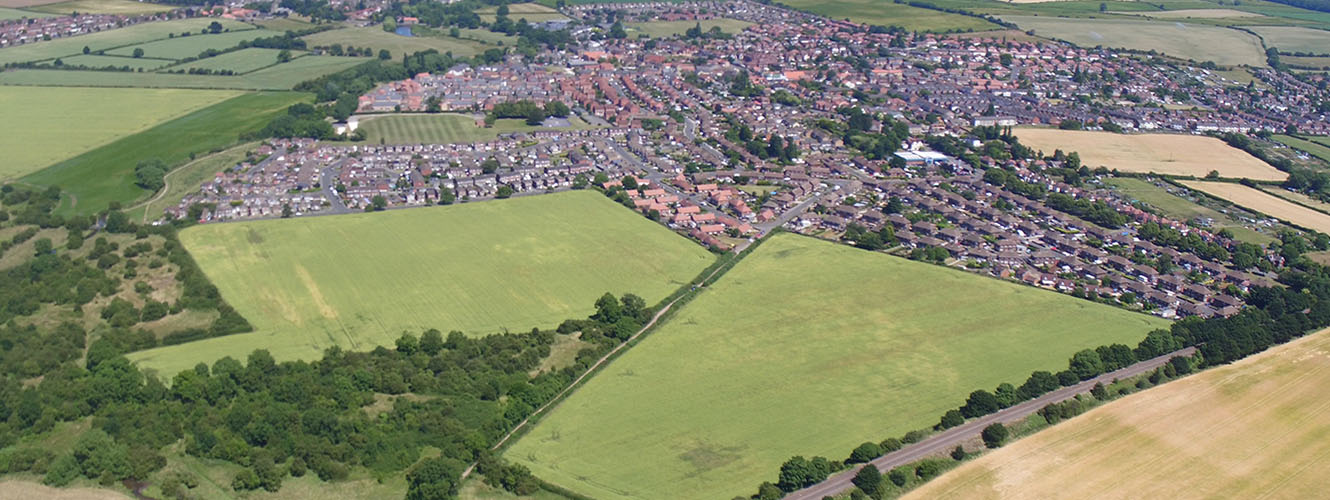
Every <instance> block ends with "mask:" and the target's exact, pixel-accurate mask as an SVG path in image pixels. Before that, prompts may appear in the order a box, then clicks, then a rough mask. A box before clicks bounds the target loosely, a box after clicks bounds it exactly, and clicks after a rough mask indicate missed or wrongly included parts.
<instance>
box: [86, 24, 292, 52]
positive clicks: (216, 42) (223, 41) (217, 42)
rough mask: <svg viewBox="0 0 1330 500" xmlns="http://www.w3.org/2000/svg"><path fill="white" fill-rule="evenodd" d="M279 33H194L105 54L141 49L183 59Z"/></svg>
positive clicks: (256, 30) (257, 30)
mask: <svg viewBox="0 0 1330 500" xmlns="http://www.w3.org/2000/svg"><path fill="white" fill-rule="evenodd" d="M280 34H281V32H277V31H272V30H265V29H247V30H243V31H231V32H228V33H217V34H215V35H200V34H198V33H195V34H193V35H190V36H183V37H182V36H177V37H175V38H170V39H166V40H157V41H155V42H148V43H142V44H138V45H130V46H126V47H120V48H118V49H115V50H108V51H106V54H107V55H112V56H131V55H133V54H134V51H135V50H136V49H143V57H156V58H161V59H184V58H186V57H197V56H198V55H199V53H200V52H203V51H205V50H208V49H216V50H222V49H229V48H231V47H235V46H236V45H237V44H239V43H240V42H247V41H250V40H253V39H255V38H266V37H270V36H276V35H280Z"/></svg>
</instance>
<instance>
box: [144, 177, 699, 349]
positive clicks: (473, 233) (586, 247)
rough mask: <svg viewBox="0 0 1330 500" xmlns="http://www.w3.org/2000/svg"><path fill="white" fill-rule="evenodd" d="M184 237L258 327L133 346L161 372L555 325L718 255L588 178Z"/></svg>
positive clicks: (654, 292)
mask: <svg viewBox="0 0 1330 500" xmlns="http://www.w3.org/2000/svg"><path fill="white" fill-rule="evenodd" d="M180 237H181V241H182V242H183V243H184V244H185V246H186V247H187V248H188V249H189V251H190V252H191V253H192V254H193V255H194V258H195V259H197V260H198V262H199V265H200V266H202V268H203V270H204V272H206V273H207V274H208V276H209V277H210V278H212V280H213V282H214V283H215V284H216V285H217V287H218V288H219V289H220V290H221V292H222V296H223V297H225V298H226V300H227V301H228V302H230V303H231V304H232V305H234V306H235V308H236V310H238V311H240V313H241V314H243V315H244V316H245V317H246V318H247V319H249V321H250V322H251V323H253V324H254V327H255V329H256V330H257V331H256V332H255V333H249V334H242V335H232V336H228V337H221V338H215V339H208V340H203V341H199V342H191V343H188V344H184V345H180V346H172V347H166V348H159V349H154V350H150V351H144V352H142V353H137V354H135V359H136V360H137V361H141V362H143V363H145V364H146V365H147V366H150V367H153V368H158V369H160V370H161V371H162V372H163V373H175V372H176V371H178V370H183V369H186V368H189V367H191V366H194V364H195V363H197V362H199V361H211V360H215V359H218V358H220V357H222V356H224V355H231V356H234V357H236V358H237V359H242V358H244V356H246V355H247V354H248V353H249V352H250V351H252V350H254V349H259V348H263V349H268V350H270V351H271V352H272V354H273V356H274V357H276V358H277V359H295V358H299V359H309V358H314V357H318V356H320V355H321V354H322V352H323V350H324V349H326V348H328V347H331V346H333V345H339V346H342V347H343V348H345V349H347V350H356V351H364V350H368V349H371V348H373V347H374V346H380V345H391V344H392V343H393V341H395V340H397V338H398V337H399V336H401V334H402V333H403V332H411V333H415V334H419V333H420V332H421V331H423V330H425V329H429V328H437V329H439V330H442V331H445V332H447V331H450V330H460V331H463V332H466V333H468V334H472V335H488V334H491V333H495V332H498V331H501V330H503V329H508V330H512V331H527V330H530V329H531V328H533V327H540V328H553V327H555V326H557V325H558V324H559V323H560V322H562V321H563V320H565V319H569V318H573V317H579V316H585V315H588V314H590V313H591V312H592V310H593V307H592V303H594V302H595V300H596V298H598V297H600V296H601V295H602V294H604V293H605V292H612V293H614V294H616V295H618V294H623V293H628V292H631V293H635V294H638V295H640V296H641V297H643V298H644V299H646V301H647V302H648V303H654V302H656V301H658V300H660V299H661V298H663V297H665V296H666V295H669V294H670V293H671V292H673V291H675V289H677V288H678V287H680V286H682V285H683V284H685V283H687V282H688V280H690V279H692V278H693V277H694V276H695V275H696V274H697V273H698V272H701V270H702V269H703V268H705V267H706V266H708V265H710V264H711V262H712V261H713V257H712V256H711V254H710V253H709V252H707V251H706V250H704V249H703V248H702V247H700V246H698V245H696V244H694V243H692V242H691V241H689V240H687V239H685V238H683V237H680V236H678V235H676V234H674V233H673V232H671V231H669V230H667V229H665V228H663V227H661V226H659V225H657V224H655V223H653V222H651V221H649V220H647V219H646V218H644V217H642V216H641V215H639V214H635V213H633V212H632V211H629V210H625V209H624V208H623V207H621V206H619V205H618V204H616V203H614V202H613V201H610V200H609V199H608V198H605V197H604V196H602V195H600V194H598V193H594V192H589V191H573V192H565V193H557V194H547V195H540V196H529V197H519V198H514V199H511V200H497V201H486V202H480V203H474V204H462V205H457V206H452V207H436V208H415V209H408V210H394V211H389V212H384V213H371V214H351V215H338V216H333V217H313V218H306V219H301V220H272V221H259V222H243V223H228V224H213V225H205V226H198V227H195V228H190V229H188V230H186V231H184V232H183V233H182V234H181V236H180Z"/></svg>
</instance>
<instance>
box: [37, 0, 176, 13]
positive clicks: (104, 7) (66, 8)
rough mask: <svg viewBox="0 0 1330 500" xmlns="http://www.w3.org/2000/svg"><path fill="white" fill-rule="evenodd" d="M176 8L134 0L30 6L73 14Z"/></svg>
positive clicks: (82, 0)
mask: <svg viewBox="0 0 1330 500" xmlns="http://www.w3.org/2000/svg"><path fill="white" fill-rule="evenodd" d="M176 8H178V7H172V6H170V5H158V4H155V3H148V2H136V1H133V0H70V1H68V2H60V3H51V4H46V5H38V6H34V7H28V9H30V10H35V11H39V12H49V13H52V14H72V13H74V12H78V13H80V14H120V15H124V16H135V15H139V14H152V13H154V12H166V11H168V10H171V9H176Z"/></svg>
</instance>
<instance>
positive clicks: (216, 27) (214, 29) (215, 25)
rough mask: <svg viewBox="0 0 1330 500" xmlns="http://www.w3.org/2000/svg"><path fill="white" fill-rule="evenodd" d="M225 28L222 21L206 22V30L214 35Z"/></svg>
mask: <svg viewBox="0 0 1330 500" xmlns="http://www.w3.org/2000/svg"><path fill="white" fill-rule="evenodd" d="M225 29H226V28H225V27H223V26H222V23H219V22H217V21H213V22H212V23H210V24H208V32H209V33H212V34H214V35H216V34H218V33H221V32H222V31H223V30H225Z"/></svg>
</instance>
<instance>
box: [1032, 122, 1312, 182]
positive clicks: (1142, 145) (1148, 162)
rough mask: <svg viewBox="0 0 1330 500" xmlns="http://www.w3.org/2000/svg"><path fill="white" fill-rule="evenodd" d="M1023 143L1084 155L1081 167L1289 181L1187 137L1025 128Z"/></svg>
mask: <svg viewBox="0 0 1330 500" xmlns="http://www.w3.org/2000/svg"><path fill="white" fill-rule="evenodd" d="M1016 137H1018V138H1020V141H1021V143H1022V144H1025V145H1026V146H1030V147H1032V148H1034V149H1037V150H1042V151H1044V152H1045V153H1050V154H1051V153H1052V152H1053V150H1056V149H1061V150H1063V151H1065V152H1067V153H1071V152H1073V151H1075V152H1077V153H1079V154H1080V156H1081V164H1083V165H1085V166H1087V167H1090V168H1097V167H1100V166H1103V167H1107V168H1108V169H1110V170H1112V169H1117V170H1120V171H1123V172H1137V173H1152V172H1153V173H1157V174H1167V175H1190V176H1195V177H1205V176H1206V174H1209V173H1210V171H1212V170H1218V171H1219V175H1220V176H1222V177H1226V178H1248V179H1253V180H1260V181H1279V180H1284V179H1285V178H1286V177H1288V174H1286V173H1284V172H1281V171H1279V170H1277V169H1275V167H1272V166H1270V164H1268V163H1265V162H1263V161H1261V160H1260V159H1257V158H1256V157H1254V156H1252V155H1249V154H1247V153H1246V152H1244V151H1242V150H1240V149H1237V148H1233V147H1230V146H1229V145H1227V144H1224V141H1221V140H1219V139H1216V138H1214V137H1207V136H1200V135H1182V134H1115V133H1112V132H1087V131H1081V130H1059V129H1051V128H1019V129H1016Z"/></svg>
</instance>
